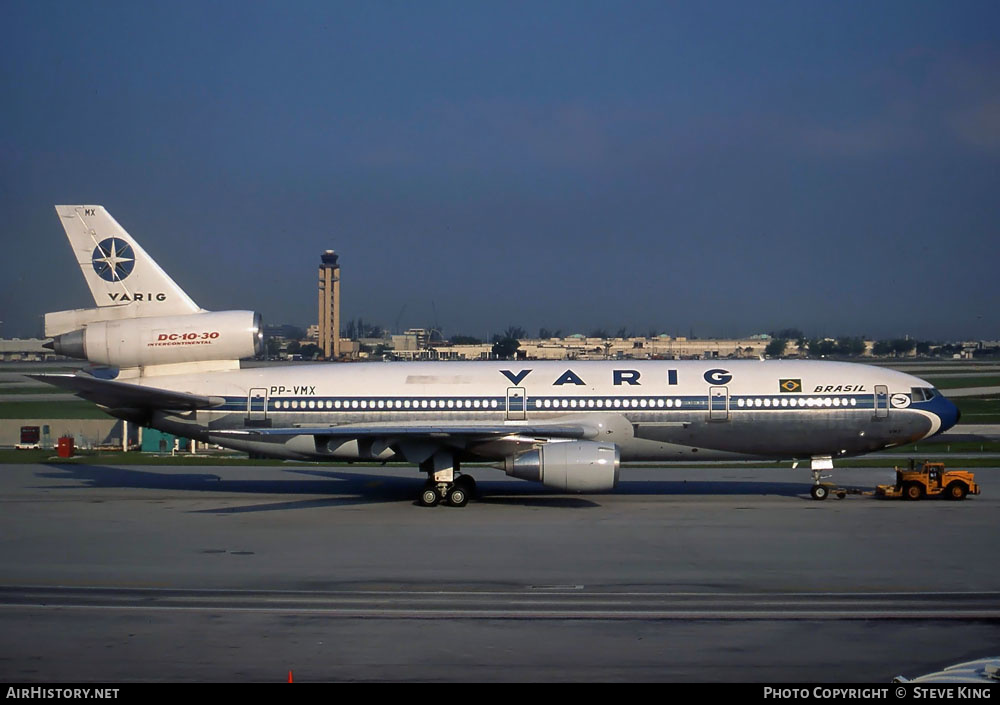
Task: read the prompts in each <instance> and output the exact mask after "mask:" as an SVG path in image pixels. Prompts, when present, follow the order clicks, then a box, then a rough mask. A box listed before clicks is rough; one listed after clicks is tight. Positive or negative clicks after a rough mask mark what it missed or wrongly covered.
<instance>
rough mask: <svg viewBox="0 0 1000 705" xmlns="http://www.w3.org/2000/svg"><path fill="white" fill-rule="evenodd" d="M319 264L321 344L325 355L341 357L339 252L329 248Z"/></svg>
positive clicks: (331, 357) (335, 357) (331, 358)
mask: <svg viewBox="0 0 1000 705" xmlns="http://www.w3.org/2000/svg"><path fill="white" fill-rule="evenodd" d="M320 259H321V263H320V265H319V346H320V347H321V348H322V349H323V357H325V358H326V359H327V360H336V359H337V358H339V357H340V265H339V264H337V253H336V252H334V251H333V250H327V251H326V252H324V253H323V254H322V255H320Z"/></svg>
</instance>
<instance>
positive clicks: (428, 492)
mask: <svg viewBox="0 0 1000 705" xmlns="http://www.w3.org/2000/svg"><path fill="white" fill-rule="evenodd" d="M440 501H441V495H439V494H438V491H437V489H435V488H434V487H425V488H424V489H423V491H422V492H421V493H420V506H422V507H434V506H437V503H438V502H440Z"/></svg>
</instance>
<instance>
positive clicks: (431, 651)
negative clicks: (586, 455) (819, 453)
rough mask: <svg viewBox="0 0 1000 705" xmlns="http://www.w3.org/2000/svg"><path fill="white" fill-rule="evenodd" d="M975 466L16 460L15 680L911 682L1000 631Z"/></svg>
mask: <svg viewBox="0 0 1000 705" xmlns="http://www.w3.org/2000/svg"><path fill="white" fill-rule="evenodd" d="M976 473H977V480H978V481H979V483H980V484H981V485H982V486H983V488H984V489H983V494H982V495H980V496H978V497H971V498H969V499H967V500H966V501H964V502H946V501H929V500H928V501H923V502H917V503H906V502H900V501H879V500H876V499H874V498H871V497H864V496H857V495H849V496H848V497H847V498H846V499H844V500H836V499H829V500H827V501H825V502H815V501H813V500H811V499H809V496H808V490H809V484H810V474H809V472H808V470H804V469H799V470H790V469H788V468H787V467H783V468H779V467H776V466H767V465H760V466H756V467H753V466H741V467H739V468H735V469H734V468H718V467H693V468H675V467H669V468H649V467H643V468H624V469H623V470H622V482H621V484H620V486H619V488H618V489H617V490H616V491H615V492H614V493H609V494H603V495H565V494H558V493H554V492H549V491H547V490H545V489H544V488H541V487H538V486H536V485H533V484H530V483H526V482H520V481H516V480H510V479H507V478H506V477H505V476H504V475H503V474H502V473H500V472H499V471H495V470H489V469H485V468H474V469H472V471H471V474H473V475H474V476H475V477H476V478H477V479H478V480H479V487H480V490H481V494H482V497H481V498H480V499H479V500H475V501H473V502H470V504H469V505H468V506H467V507H465V508H462V509H455V508H451V507H446V506H439V507H434V508H424V507H420V506H418V505H417V504H416V502H415V498H416V495H417V492H418V491H419V489H420V487H421V485H422V477H421V476H420V475H419V473H417V472H416V471H415V469H413V468H381V467H353V466H316V465H304V464H287V465H285V466H281V467H246V468H239V467H211V468H206V467H150V466H145V467H143V466H133V467H111V466H86V465H71V464H63V465H59V464H51V465H7V466H0V678H2V679H3V680H4V681H7V682H14V681H31V682H47V683H51V682H59V681H89V682H94V681H101V682H109V683H117V682H127V681H151V680H152V681H282V680H284V679H285V678H286V677H287V673H288V671H289V670H293V671H294V674H295V679H296V680H297V681H313V680H318V681H355V680H365V681H367V680H377V681H593V680H597V681H755V682H790V681H797V682H802V681H812V682H833V683H846V682H858V681H869V682H880V683H885V682H887V681H888V680H889V679H890V678H892V677H893V676H895V675H897V674H904V675H907V676H915V675H919V674H920V673H925V672H929V671H933V670H938V669H940V668H942V667H944V666H947V665H950V664H953V663H958V662H961V661H966V660H971V659H974V658H980V657H983V656H995V655H997V654H1000V566H998V563H1000V562H998V561H996V556H997V555H1000V513H998V511H997V510H998V508H1000V502H998V500H997V499H996V497H997V496H998V495H997V494H996V492H995V489H994V487H995V485H996V484H997V481H1000V470H994V469H978V470H976ZM994 478H995V479H994ZM834 479H835V480H837V481H838V482H839V483H840V484H842V485H844V486H851V487H868V488H870V487H873V486H874V485H875V484H876V483H879V482H890V481H891V479H892V471H891V470H887V469H843V470H840V469H838V470H836V471H834Z"/></svg>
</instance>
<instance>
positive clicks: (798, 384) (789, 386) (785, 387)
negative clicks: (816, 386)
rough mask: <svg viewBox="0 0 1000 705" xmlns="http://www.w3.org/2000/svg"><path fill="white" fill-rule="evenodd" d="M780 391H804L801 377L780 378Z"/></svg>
mask: <svg viewBox="0 0 1000 705" xmlns="http://www.w3.org/2000/svg"><path fill="white" fill-rule="evenodd" d="M778 387H779V391H780V392H781V393H782V394H784V393H786V392H801V391H802V380H801V379H779V380H778Z"/></svg>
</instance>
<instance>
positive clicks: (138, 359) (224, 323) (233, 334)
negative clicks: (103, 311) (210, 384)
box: [51, 311, 263, 368]
mask: <svg viewBox="0 0 1000 705" xmlns="http://www.w3.org/2000/svg"><path fill="white" fill-rule="evenodd" d="M262 342H263V328H262V326H261V318H260V314H259V313H255V312H253V311H206V312H204V313H194V314H190V315H183V316H154V317H148V318H126V319H122V320H108V321H96V322H93V323H88V324H87V325H85V326H84V327H83V328H80V329H78V330H74V331H71V332H68V333H63V334H62V335H57V336H55V338H53V340H52V343H51V345H52V349H53V350H54V351H55V352H57V353H59V354H60V355H66V356H68V357H75V358H79V359H81V360H89V361H90V362H93V363H95V364H98V365H109V366H112V367H119V368H132V367H147V366H154V365H170V364H176V363H185V362H203V361H212V360H241V359H243V358H247V357H253V356H254V355H257V354H258V353H260V351H261V347H262Z"/></svg>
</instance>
